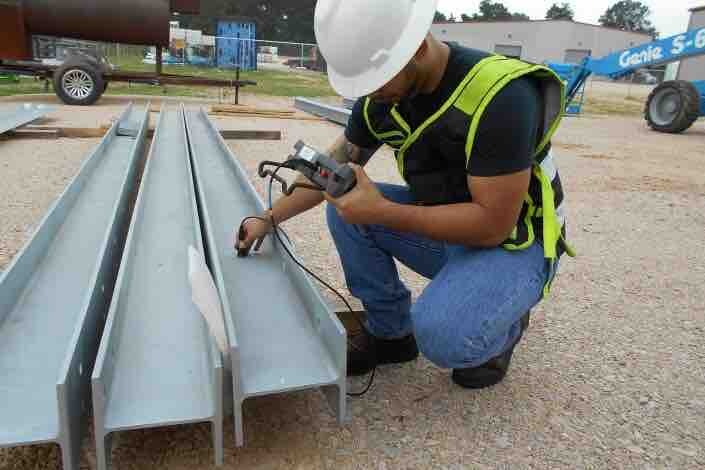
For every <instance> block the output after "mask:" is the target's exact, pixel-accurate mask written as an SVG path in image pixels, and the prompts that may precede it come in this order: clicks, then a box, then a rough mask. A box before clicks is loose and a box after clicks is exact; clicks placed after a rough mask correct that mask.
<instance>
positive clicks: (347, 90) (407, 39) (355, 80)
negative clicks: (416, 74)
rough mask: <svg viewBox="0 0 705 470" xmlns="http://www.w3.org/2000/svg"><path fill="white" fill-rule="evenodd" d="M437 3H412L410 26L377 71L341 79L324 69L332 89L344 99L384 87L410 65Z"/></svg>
mask: <svg viewBox="0 0 705 470" xmlns="http://www.w3.org/2000/svg"><path fill="white" fill-rule="evenodd" d="M437 4H438V0H430V1H427V0H417V1H415V2H414V6H413V12H412V15H411V17H412V18H414V21H413V22H411V24H409V25H408V26H407V28H406V29H405V31H404V32H403V33H402V35H401V36H400V37H399V41H398V42H397V44H396V46H394V48H393V50H391V51H389V54H390V56H391V57H390V58H389V59H388V60H387V61H386V62H385V63H384V64H383V65H382V66H380V67H372V68H370V69H368V70H367V71H365V72H363V73H361V74H358V75H355V76H344V75H342V74H340V73H338V72H337V71H336V70H335V68H334V67H332V66H330V64H329V65H328V81H329V82H330V84H331V86H332V87H333V89H334V90H335V91H336V92H337V93H338V94H339V95H341V96H343V97H345V98H359V97H361V96H367V95H369V94H371V93H373V92H375V91H377V90H379V89H380V88H382V87H383V86H384V85H386V84H387V83H388V82H389V81H390V80H392V79H393V78H394V77H395V76H396V75H397V74H398V73H399V72H401V71H402V70H403V69H404V67H405V66H406V65H407V64H408V63H409V62H410V61H411V59H412V58H413V57H414V54H416V51H418V49H419V46H420V45H421V43H422V42H423V40H424V39H425V38H426V35H427V34H428V32H429V31H430V29H431V24H432V23H433V19H434V18H435V15H436V7H437Z"/></svg>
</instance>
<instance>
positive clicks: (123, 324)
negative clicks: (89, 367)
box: [93, 108, 223, 470]
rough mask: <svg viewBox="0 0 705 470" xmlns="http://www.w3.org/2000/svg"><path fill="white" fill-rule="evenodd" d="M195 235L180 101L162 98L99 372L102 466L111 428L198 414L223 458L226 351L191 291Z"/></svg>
mask: <svg viewBox="0 0 705 470" xmlns="http://www.w3.org/2000/svg"><path fill="white" fill-rule="evenodd" d="M189 245H192V246H193V247H194V248H196V249H197V250H198V251H200V252H201V253H202V252H203V246H202V238H201V225H200V219H199V216H198V210H197V206H196V199H195V192H194V188H193V176H192V171H191V164H190V159H189V152H188V145H187V137H186V130H185V127H184V117H183V109H165V108H163V109H162V112H161V114H160V117H159V123H158V124H157V130H156V132H155V134H154V140H153V142H152V147H151V150H150V154H149V158H148V162H147V165H146V168H145V171H144V175H143V178H142V183H141V187H140V191H139V195H138V197H137V203H136V206H135V211H134V214H133V217H132V222H131V224H130V229H129V233H128V236H127V242H126V244H125V252H124V255H123V260H122V264H121V265H120V272H119V274H118V278H117V282H116V286H115V293H114V295H113V299H112V303H111V305H110V313H109V316H108V320H107V323H106V326H105V332H104V334H103V339H102V342H101V344H100V350H99V352H98V358H97V359H96V366H95V370H94V372H93V415H94V419H95V438H96V451H97V452H96V455H97V460H98V466H99V468H100V469H101V470H105V469H107V468H108V459H109V456H110V447H111V446H110V440H111V439H110V438H111V437H112V435H113V434H114V433H116V432H119V431H126V430H131V429H142V428H155V427H162V426H170V425H175V424H186V423H197V422H211V423H212V432H213V447H214V451H215V461H216V464H222V461H223V408H222V406H223V399H222V394H223V368H222V359H221V357H220V352H219V351H218V350H217V349H216V344H215V340H214V339H213V337H212V336H211V335H210V332H209V330H208V329H207V325H206V323H205V321H204V319H203V318H202V317H201V315H200V313H199V312H198V310H197V309H196V307H195V306H194V304H193V302H192V300H191V288H190V285H189V280H188V252H187V248H188V246H189Z"/></svg>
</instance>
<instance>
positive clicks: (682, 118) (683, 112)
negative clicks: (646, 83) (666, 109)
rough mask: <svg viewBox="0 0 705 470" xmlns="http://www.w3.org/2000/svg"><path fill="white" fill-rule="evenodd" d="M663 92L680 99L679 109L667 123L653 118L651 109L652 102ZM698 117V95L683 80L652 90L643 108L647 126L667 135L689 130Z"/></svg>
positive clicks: (696, 91)
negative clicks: (674, 94) (671, 93)
mask: <svg viewBox="0 0 705 470" xmlns="http://www.w3.org/2000/svg"><path fill="white" fill-rule="evenodd" d="M664 92H673V93H677V94H678V95H679V97H680V103H679V104H680V109H677V110H676V112H675V114H674V116H673V119H671V120H670V121H668V122H665V120H663V119H659V118H658V117H657V116H655V115H654V110H653V108H652V103H654V100H655V99H656V98H657V97H658V96H659V95H662V94H663V93H664ZM654 106H655V104H654ZM699 116H700V93H699V92H698V89H697V88H695V86H694V85H693V84H692V83H690V82H686V81H684V80H671V81H667V82H663V83H662V84H660V85H659V86H657V87H656V88H654V89H653V91H652V92H651V94H650V95H649V99H648V100H646V106H645V107H644V119H646V121H647V122H648V123H649V126H650V127H651V128H652V129H653V130H655V131H658V132H666V133H669V134H680V133H681V132H683V131H685V130H687V129H689V128H690V126H692V125H693V123H694V122H695V121H696V120H697V119H698V117H699Z"/></svg>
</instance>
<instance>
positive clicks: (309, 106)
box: [294, 98, 352, 126]
mask: <svg viewBox="0 0 705 470" xmlns="http://www.w3.org/2000/svg"><path fill="white" fill-rule="evenodd" d="M294 106H295V107H296V109H300V110H301V111H306V112H307V113H309V114H313V115H314V116H319V117H322V118H326V119H328V120H329V121H333V122H335V123H337V124H340V125H341V126H347V125H348V120H349V119H350V114H351V113H352V111H350V110H349V109H345V108H340V107H338V106H331V105H329V104H324V103H319V102H318V101H314V100H310V99H308V98H296V99H295V100H294Z"/></svg>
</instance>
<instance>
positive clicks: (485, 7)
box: [472, 0, 512, 21]
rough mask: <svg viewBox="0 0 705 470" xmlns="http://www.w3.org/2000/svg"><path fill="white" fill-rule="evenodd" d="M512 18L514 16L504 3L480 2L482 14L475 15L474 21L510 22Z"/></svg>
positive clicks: (489, 0) (483, 0)
mask: <svg viewBox="0 0 705 470" xmlns="http://www.w3.org/2000/svg"><path fill="white" fill-rule="evenodd" d="M511 17H512V14H511V13H510V12H509V10H508V9H507V7H505V6H504V4H503V3H502V2H492V1H491V0H482V1H481V2H480V13H475V14H474V15H473V17H472V19H473V20H477V21H496V20H508V19H510V18H511Z"/></svg>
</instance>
